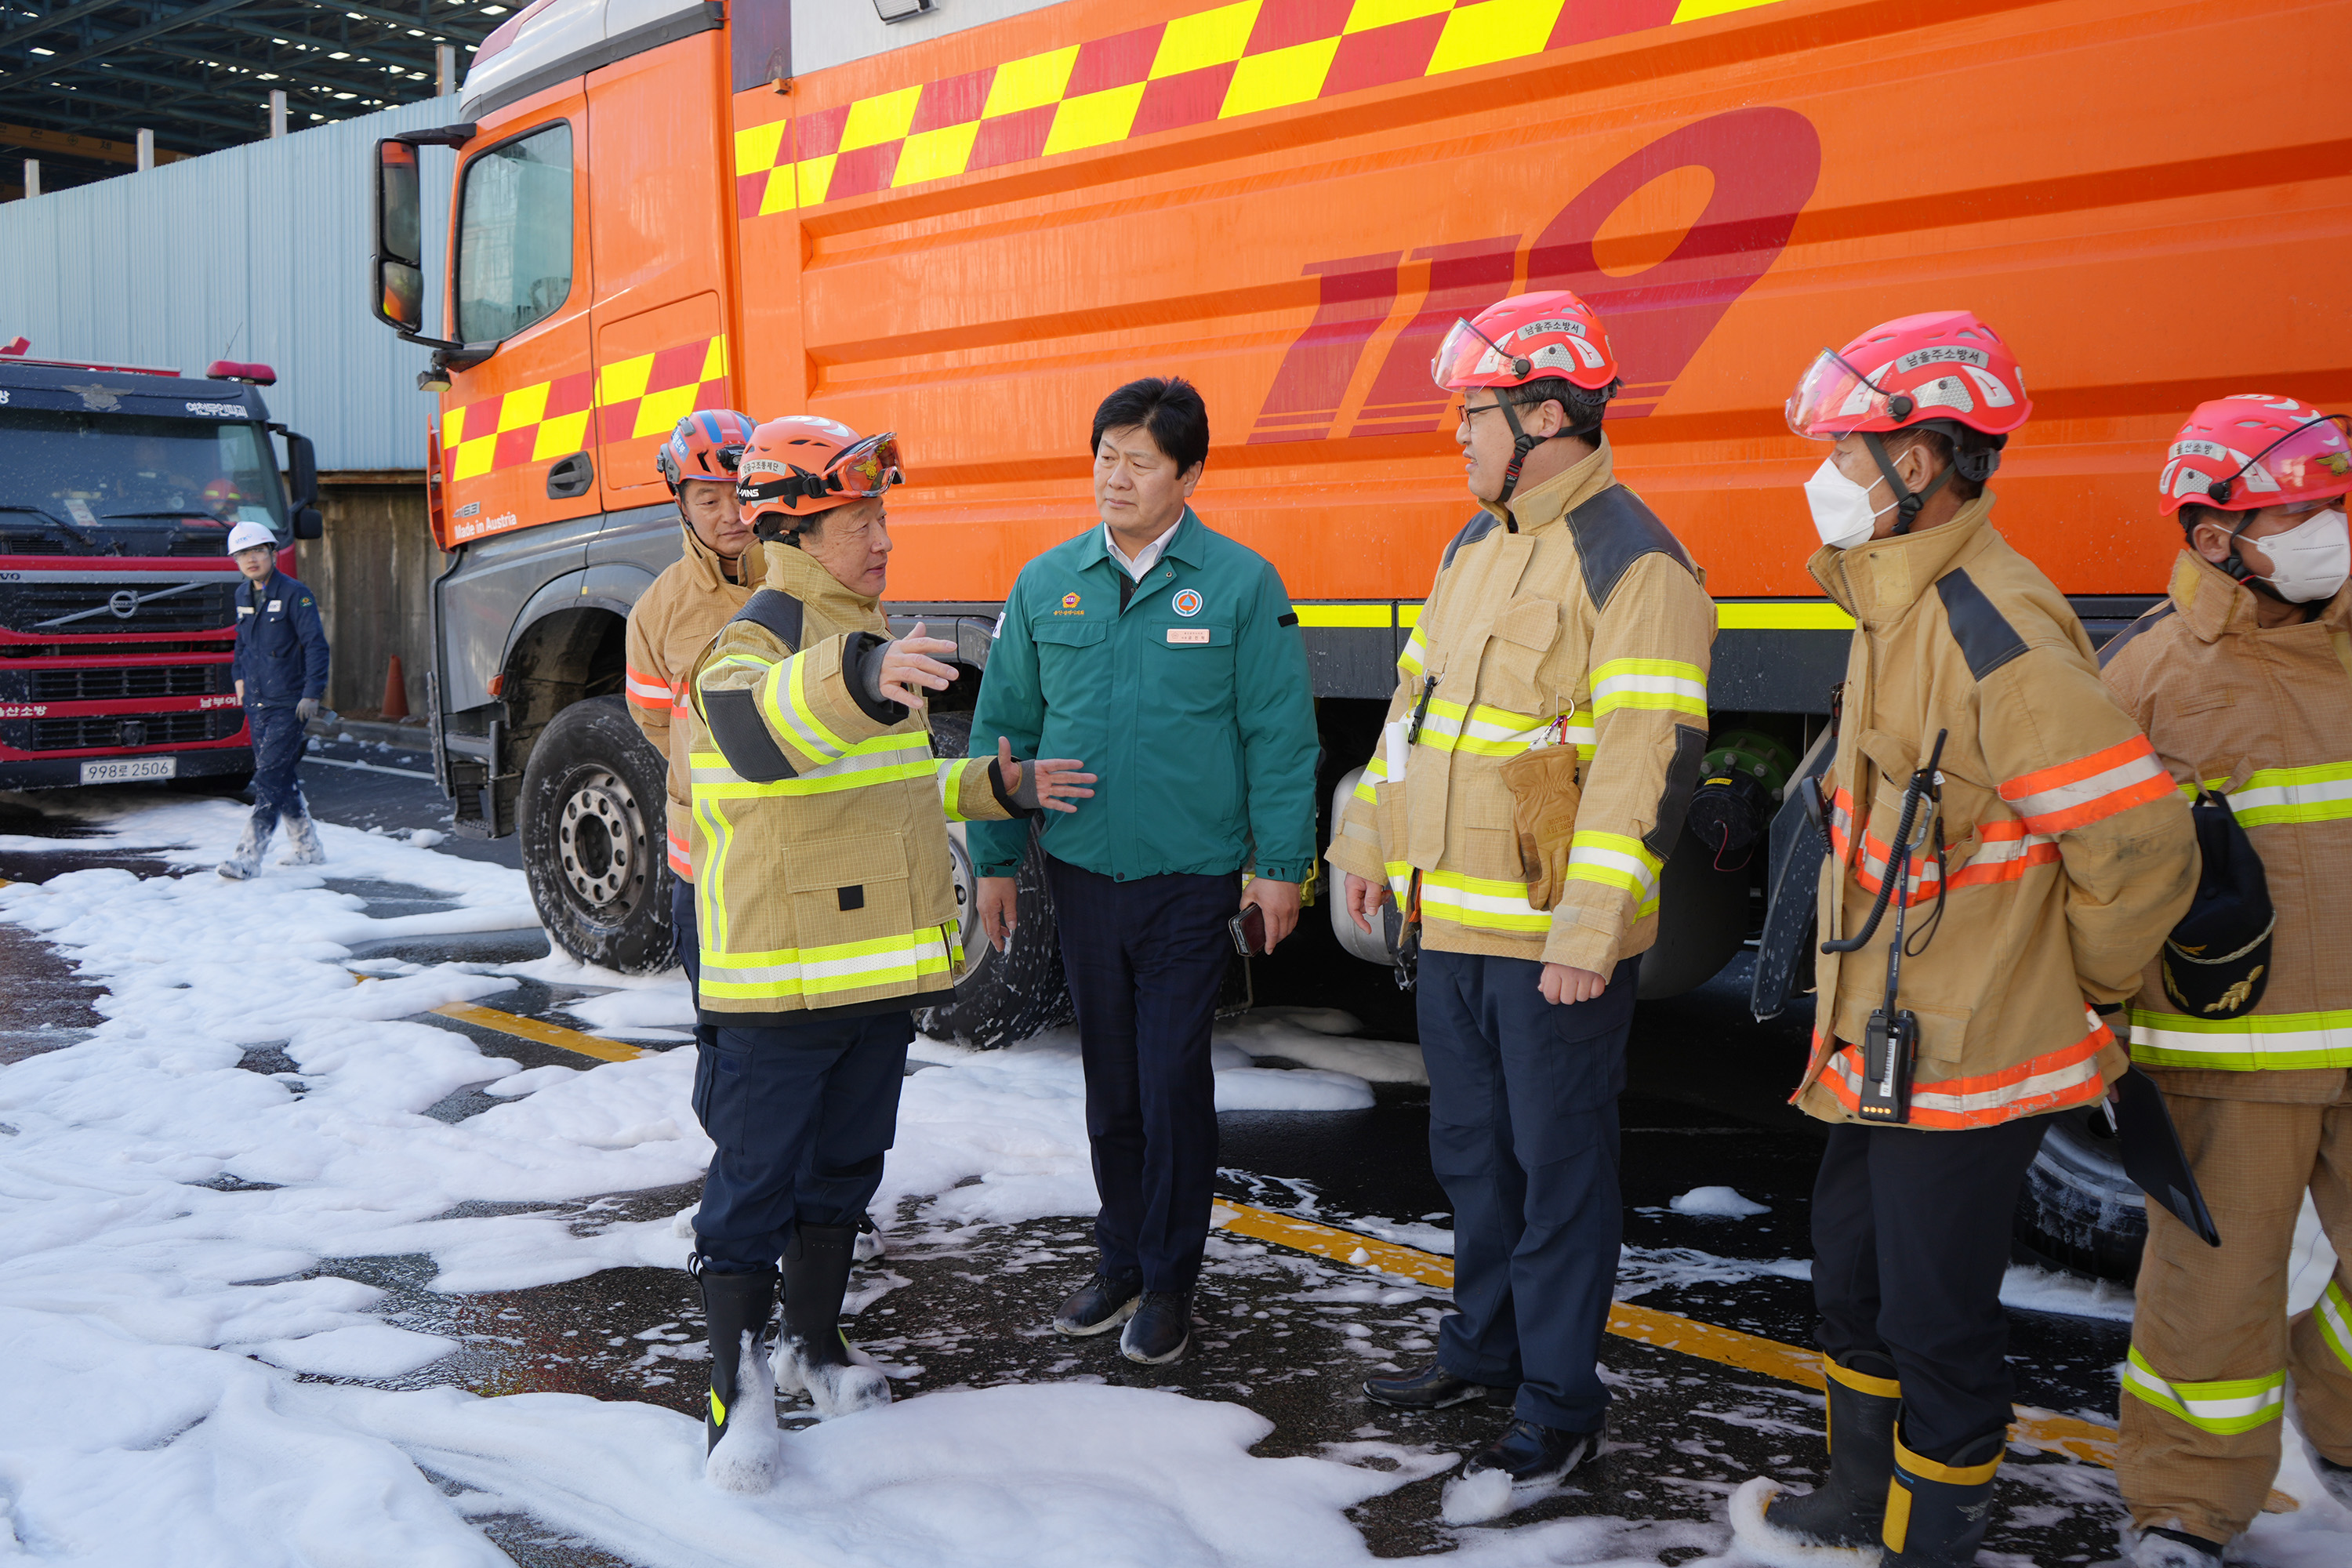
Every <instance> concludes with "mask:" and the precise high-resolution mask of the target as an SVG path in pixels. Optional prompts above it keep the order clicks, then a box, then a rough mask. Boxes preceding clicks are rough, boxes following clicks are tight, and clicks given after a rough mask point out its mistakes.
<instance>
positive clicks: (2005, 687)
mask: <svg viewBox="0 0 2352 1568" xmlns="http://www.w3.org/2000/svg"><path fill="white" fill-rule="evenodd" d="M1992 505H1993V498H1992V495H1991V494H1990V492H1987V493H1986V494H1984V495H1981V496H1979V497H1978V498H1977V499H1976V500H1971V501H1969V502H1968V503H1967V504H1966V505H1965V506H1963V507H1962V508H1961V509H1960V510H1959V513H1958V516H1956V517H1954V518H1953V519H1952V520H1951V521H1948V522H1946V523H1944V524H1942V525H1940V526H1938V527H1936V528H1932V529H1927V530H1923V531H1917V532H1914V533H1910V534H1907V535H1902V536H1898V537H1892V538H1887V539H1880V540H1873V541H1870V542H1865V543H1863V544H1858V545H1855V546H1853V548H1851V549H1848V550H1843V551H1841V550H1833V549H1822V550H1821V551H1818V552H1815V553H1814V555H1813V557H1812V559H1811V561H1810V562H1809V563H1807V564H1808V568H1809V569H1810V570H1811V573H1812V574H1813V576H1814V578H1815V579H1816V580H1817V581H1818V582H1820V584H1822V587H1823V588H1824V589H1826V590H1828V592H1829V595H1830V597H1831V598H1832V599H1833V600H1835V601H1836V602H1837V603H1838V605H1840V606H1842V607H1843V608H1844V609H1845V610H1846V611H1847V612H1848V613H1850V614H1851V615H1853V617H1854V621H1855V623H1856V625H1855V629H1854V634H1853V645H1852V648H1851V650H1850V652H1849V653H1848V655H1847V659H1846V679H1845V686H1844V692H1843V709H1842V713H1841V718H1840V721H1839V732H1838V741H1837V752H1836V759H1835V761H1834V763H1832V768H1831V772H1830V776H1829V778H1828V779H1826V780H1824V781H1823V787H1824V789H1825V791H1827V792H1828V794H1829V796H1830V804H1831V813H1830V817H1831V854H1830V856H1829V857H1828V858H1827V859H1825V860H1824V861H1823V862H1822V880H1821V889H1820V900H1821V903H1820V911H1821V934H1822V938H1823V939H1824V940H1829V939H1834V938H1843V937H1845V936H1847V935H1849V934H1851V933H1854V932H1857V931H1860V930H1861V929H1862V927H1863V924H1864V921H1865V920H1866V919H1867V917H1868V914H1869V911H1870V907H1871V904H1872V902H1873V900H1874V898H1875V897H1876V895H1877V893H1878V889H1879V886H1880V879H1881V878H1882V877H1884V876H1885V873H1886V867H1887V863H1888V860H1889V858H1890V857H1891V855H1892V849H1891V847H1890V846H1891V841H1892V840H1893V838H1894V837H1895V833H1896V824H1897V823H1898V821H1899V820H1900V818H1901V816H1902V810H1903V795H1904V791H1905V788H1906V786H1907V785H1908V784H1909V783H1910V780H1911V775H1912V773H1914V771H1916V769H1918V768H1919V767H1920V766H1922V765H1923V764H1924V763H1926V761H1927V755H1928V753H1929V752H1930V751H1931V750H1932V749H1933V748H1934V746H1935V743H1936V736H1937V731H1948V732H1949V738H1948V740H1947V741H1946V742H1945V746H1944V754H1943V760H1942V764H1941V767H1940V770H1939V771H1940V773H1941V774H1942V780H1943V784H1942V788H1943V799H1942V805H1941V807H1940V814H1941V820H1942V824H1943V840H1944V857H1943V863H1942V865H1941V866H1940V868H1939V867H1938V866H1937V860H1936V855H1935V847H1934V842H1933V840H1932V838H1931V839H1930V840H1929V841H1928V843H1927V845H1926V846H1925V847H1922V848H1921V849H1920V850H1919V851H1918V853H1917V856H1916V858H1915V860H1914V862H1913V866H1912V869H1911V872H1910V874H1909V875H1908V876H1907V877H1906V880H1905V886H1904V887H1903V888H1902V889H1897V893H1898V895H1899V896H1901V897H1903V898H1904V900H1905V901H1906V904H1907V905H1908V906H1909V907H1910V910H1911V911H1912V912H1911V913H1910V914H1909V916H1908V917H1907V918H1908V919H1909V921H1910V928H1909V930H1908V931H1906V933H1905V941H1906V947H1907V948H1908V950H1909V952H1907V953H1906V956H1905V958H1904V961H1903V967H1902V989H1901V993H1900V995H1899V997H1898V999H1897V1002H1896V1005H1897V1006H1898V1007H1900V1008H1906V1009H1908V1010H1910V1011H1911V1012H1913V1013H1914V1014H1916V1016H1917V1018H1918V1023H1919V1037H1918V1045H1917V1060H1916V1068H1915V1078H1914V1085H1913V1089H1912V1096H1911V1121H1910V1124H1911V1125H1912V1126H1914V1127H1917V1128H1925V1129H1929V1130H1941V1131H1954V1130H1960V1129H1966V1128H1971V1127H1985V1126H1991V1125H1994V1124H1996V1123H1999V1122H2003V1121H2010V1120H2011V1119H2013V1118H2016V1117H2021V1116H2033V1115H2039V1114H2041V1113H2042V1112H2045V1111H2053V1110H2063V1109H2065V1108H2067V1107H2069V1106H2076V1105H2087V1104H2089V1103H2091V1102H2092V1101H2093V1100H2097V1099H2099V1098H2100V1097H2101V1095H2102V1094H2104V1093H2105V1087H2106V1085H2107V1083H2108V1082H2110V1081H2112V1080H2113V1079H2115V1078H2116V1077H2118V1076H2120V1075H2121V1073H2122V1072H2123V1070H2124V1068H2125V1065H2126V1058H2125V1054H2124V1050H2123V1047H2120V1046H2118V1045H2117V1044H2116V1041H2115V1037H2114V1036H2113V1035H2112V1034H2111V1033H2110V1032H2109V1030H2108V1028H2107V1026H2106V1025H2105V1023H2104V1022H2102V1021H2101V1019H2100V1017H2099V1016H2097V1015H2096V1014H2095V1013H2094V1012H2093V1010H2092V1008H2091V1006H2090V1005H2089V1003H2096V1004H2098V1005H2102V1006H2107V1005H2114V1004H2117V1003H2120V1002H2122V1001H2124V1000H2125V999H2126V998H2127V997H2129V996H2130V995H2131V994H2133V993H2134V992H2136V991H2137V990H2138V989H2139V976H2140V970H2141V967H2142V966H2143V965H2144V964H2146V963H2147V961H2148V959H2149V958H2150V956H2151V955H2152V954H2154V953H2155V952H2157V950H2158V947H2159V946H2161V945H2162V943H2163V941H2164V937H2165V933H2166V932H2168V931H2170V930H2171V929H2172V927H2173V925H2174V924H2175V923H2176V922H2177V921H2179V919H2180V917H2181V915H2182V913H2183V912H2185V911H2186V910H2187V909H2188V907H2189V899H2190V897H2191V895H2192V894H2193V893H2194V892H2195V890H2196V882H2197V867H2198V858H2197V851H2196V838H2195V835H2194V831H2193V829H2192V828H2191V826H2190V824H2189V809H2188V807H2187V805H2185V804H2184V803H2183V802H2182V800H2181V798H2180V796H2179V794H2178V792H2176V791H2175V790H2174V789H2173V787H2172V781H2171V779H2170V778H2168V776H2166V773H2165V771H2164V768H2163V766H2162V765H2161V764H2160V763H2158V761H2157V759H2156V753H2155V752H2154V751H2152V750H2151V749H2150V748H2149V746H2148V742H2147V737H2146V736H2145V735H2143V734H2141V733H2140V731H2139V729H2138V727H2137V725H2135V724H2134V723H2133V722H2132V721H2131V720H2130V719H2129V718H2128V717H2126V715H2125V714H2124V712H2123V711H2122V710H2120V709H2118V708H2117V707H2116V704H2115V702H2114V701H2113V700H2111V699H2110V698H2109V697H2108V695H2107V692H2106V690H2105V688H2104V687H2102V686H2101V685H2100V684H2099V674H2098V668H2097V666H2096V665H2095V663H2094V662H2093V660H2092V654H2091V645H2090V639H2089V638H2088V637H2086V636H2085V635H2084V631H2083V626H2082V623H2081V622H2079V621H2078V620H2076V619H2075V618H2074V611H2073V610H2072V609H2071V608H2070V607H2069V606H2068V605H2067V603H2066V599H2065V596H2064V595H2062V594H2060V593H2059V592H2058V590H2057V588H2056V587H2055V586H2053V584H2051V582H2050V579H2049V578H2047V577H2045V576H2043V575H2042V573H2041V571H2040V570H2039V569H2038V568H2036V567H2035V566H2034V565H2033V564H2032V563H2031V562H2029V561H2027V560H2026V559H2025V557H2023V556H2022V555H2021V554H2019V553H2018V552H2016V551H2015V550H2013V549H2012V548H2011V547H2010V545H2009V543H2008V542H2007V541H2005V540H2003V539H2002V538H2001V537H2000V534H1998V533H1996V532H1995V531H1993V529H1992V526H1991V523H1990V516H1991V512H1992ZM1939 891H1941V892H1942V893H1943V894H1944V895H1945V898H1946V902H1945V904H1944V906H1943V909H1942V910H1941V914H1940V917H1938V916H1937V915H1936V913H1935V912H1934V911H1933V910H1930V909H1928V908H1927V907H1924V906H1930V905H1933V904H1934V903H1935V901H1936V900H1937V894H1938V892H1939ZM1930 922H1932V924H1931V923H1930ZM1894 930H1895V921H1894V919H1893V917H1892V912H1891V911H1890V913H1889V916H1888V918H1887V919H1885V921H1882V922H1881V924H1880V926H1879V929H1878V931H1877V933H1876V934H1875V935H1874V937H1873V938H1872V940H1871V941H1870V942H1869V943H1867V944H1866V945H1864V947H1863V948H1861V949H1860V950H1859V951H1857V952H1850V953H1846V954H1844V955H1843V956H1842V957H1841V956H1839V955H1835V954H1822V955H1821V956H1819V957H1817V958H1816V959H1815V961H1814V962H1815V963H1816V965H1817V967H1816V971H1815V973H1816V977H1817V979H1818V982H1819V986H1820V1000H1819V1002H1818V1004H1817V1016H1818V1019H1819V1022H1818V1023H1817V1024H1816V1025H1815V1027H1814V1035H1813V1053H1812V1059H1811V1062H1810V1063H1809V1064H1808V1066H1807V1068H1806V1071H1805V1077H1804V1080H1803V1082H1802V1083H1801V1085H1800V1086H1799V1089H1798V1091H1797V1094H1796V1095H1795V1096H1794V1097H1793V1098H1794V1099H1795V1100H1796V1101H1797V1102H1798V1103H1799V1104H1800V1105H1801V1106H1802V1107H1803V1109H1804V1110H1806V1111H1808V1112H1809V1113H1811V1114H1812V1115H1814V1116H1817V1117H1820V1118H1822V1120H1824V1121H1854V1120H1858V1119H1857V1118H1856V1117H1855V1115H1854V1108H1855V1105H1856V1102H1857V1092H1856V1091H1857V1087H1858V1086H1859V1084H1860V1083H1861V1080H1862V1051H1861V1047H1860V1045H1859V1043H1858V1042H1860V1041H1861V1040H1862V1039H1863V1038H1864V1026H1865V1025H1866V1023H1867V1021H1868V1019H1869V1017H1870V1015H1871V1013H1872V1012H1873V1011H1874V1010H1875V1009H1876V1008H1878V1007H1879V1006H1881V1005H1883V1004H1884V1000H1885V977H1886V950H1887V945H1888V943H1889V942H1890V941H1892V939H1893V934H1894ZM1911 954H1916V956H1912V955H1911ZM2086 998H2087V1001H2086Z"/></svg>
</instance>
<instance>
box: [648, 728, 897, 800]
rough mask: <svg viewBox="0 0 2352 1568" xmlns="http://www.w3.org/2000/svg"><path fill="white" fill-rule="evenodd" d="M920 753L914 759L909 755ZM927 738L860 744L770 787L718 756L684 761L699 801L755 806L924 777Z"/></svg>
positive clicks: (890, 737)
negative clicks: (745, 802) (756, 802)
mask: <svg viewBox="0 0 2352 1568" xmlns="http://www.w3.org/2000/svg"><path fill="white" fill-rule="evenodd" d="M915 752H922V753H923V754H922V755H921V756H919V757H918V756H915V755H914V754H913V753H915ZM930 752H931V738H930V737H929V735H927V734H924V733H922V732H920V731H917V732H915V733H912V734H891V735H877V736H875V737H874V739H872V740H870V741H860V742H858V743H857V744H856V745H855V746H852V747H850V748H849V750H848V752H846V753H845V754H844V755H843V756H841V757H839V758H837V759H835V761H833V762H830V763H825V764H824V766H823V767H821V768H811V769H810V770H809V771H808V772H806V773H801V774H799V775H798V776H796V777H793V778H788V779H778V780H777V781H776V782H775V783H773V784H753V783H752V782H751V780H750V779H747V778H745V777H743V776H742V775H741V774H740V773H737V772H736V771H735V770H734V769H732V768H730V767H729V766H728V765H727V759H726V757H725V756H723V755H722V754H720V753H719V752H689V753H688V757H687V763H688V785H689V787H690V788H691V790H692V791H693V794H694V797H695V798H696V799H698V800H699V799H702V798H704V797H705V796H708V797H709V798H710V799H713V800H758V799H768V798H776V797H782V796H791V795H830V794H832V793H834V792H835V791H836V790H845V789H864V788H865V787H866V786H867V785H868V784H895V783H897V782H898V781H900V780H902V779H915V778H923V777H925V776H927V775H929V773H931V771H932V769H933V767H934V765H935V764H934V763H933V762H932V761H931V754H930Z"/></svg>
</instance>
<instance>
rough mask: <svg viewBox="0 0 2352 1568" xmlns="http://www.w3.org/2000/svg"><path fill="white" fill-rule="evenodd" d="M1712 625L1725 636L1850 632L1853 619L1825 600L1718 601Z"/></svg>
mask: <svg viewBox="0 0 2352 1568" xmlns="http://www.w3.org/2000/svg"><path fill="white" fill-rule="evenodd" d="M1715 624H1716V626H1717V627H1719V628H1721V629H1722V630H1724V631H1727V632H1850V631H1852V630H1853V616H1849V615H1847V614H1846V613H1845V612H1844V611H1843V610H1841V609H1839V608H1838V607H1837V606H1836V605H1832V604H1831V603H1830V602H1829V601H1828V600H1827V599H1779V600H1766V601H1763V602H1760V603H1759V602H1757V601H1753V600H1750V601H1747V602H1741V601H1738V600H1732V601H1724V600H1717V603H1716V606H1715Z"/></svg>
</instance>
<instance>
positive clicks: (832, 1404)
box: [776, 1225, 890, 1421]
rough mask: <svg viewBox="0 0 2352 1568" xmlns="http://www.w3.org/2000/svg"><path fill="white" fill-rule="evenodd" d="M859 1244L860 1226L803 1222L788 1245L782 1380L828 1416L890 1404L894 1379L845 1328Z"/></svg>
mask: <svg viewBox="0 0 2352 1568" xmlns="http://www.w3.org/2000/svg"><path fill="white" fill-rule="evenodd" d="M856 1249H857V1227H856V1226H854V1225H803V1226H800V1228H799V1229H798V1230H797V1231H796V1232H795V1233H794V1234H793V1239H792V1242H791V1244H790V1245H789V1246H787V1247H785V1248H784V1340H783V1352H784V1353H783V1354H782V1355H780V1356H778V1357H777V1358H776V1361H777V1365H776V1372H777V1377H776V1383H777V1385H778V1386H779V1387H780V1388H782V1390H783V1391H784V1392H785V1393H787V1394H801V1393H805V1394H807V1395H808V1396H809V1400H810V1402H811V1403H812V1404H814V1405H815V1406H816V1413H817V1414H818V1415H821V1416H823V1417H824V1418H825V1419H826V1420H828V1421H829V1420H831V1419H832V1418H833V1417H835V1416H836V1415H851V1414H854V1413H855V1412H856V1411H860V1410H870V1409H873V1408H874V1407H876V1406H877V1405H887V1404H889V1403H890V1380H889V1379H888V1378H887V1377H885V1376H884V1375H883V1374H882V1369H881V1368H879V1367H877V1366H873V1365H870V1364H865V1363H859V1362H857V1361H856V1360H855V1359H854V1358H853V1357H852V1356H851V1354H850V1350H849V1341H848V1340H847V1339H846V1338H845V1337H844V1335H843V1334H842V1331H841V1299H842V1297H843V1296H844V1295H845V1294H846V1293H847V1291H848V1289H849V1266H850V1264H851V1262H852V1261H853V1260H854V1255H855V1254H856Z"/></svg>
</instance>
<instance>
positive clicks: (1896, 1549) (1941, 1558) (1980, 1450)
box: [1879, 1428, 2009, 1568]
mask: <svg viewBox="0 0 2352 1568" xmlns="http://www.w3.org/2000/svg"><path fill="white" fill-rule="evenodd" d="M2008 1448H2009V1435H2008V1433H2007V1432H2005V1431H2002V1432H1994V1433H1990V1434H1988V1435H1987V1436H1982V1437H1979V1438H1978V1439H1976V1440H1975V1441H1974V1442H1972V1443H1969V1444H1967V1445H1966V1446H1964V1447H1962V1448H1961V1449H1960V1451H1959V1452H1958V1453H1957V1454H1954V1455H1953V1456H1952V1458H1951V1460H1950V1462H1949V1463H1946V1464H1938V1463H1937V1462H1936V1461H1934V1460H1932V1459H1925V1458H1920V1457H1919V1456H1918V1455H1917V1454H1915V1453H1913V1452H1912V1451H1911V1448H1910V1446H1909V1445H1908V1444H1906V1443H1905V1442H1904V1440H1903V1436H1902V1433H1901V1431H1900V1429H1899V1428H1898V1429H1897V1431H1896V1434H1895V1484H1894V1485H1893V1486H1892V1487H1890V1488H1888V1489H1887V1493H1886V1529H1885V1533H1884V1534H1883V1536H1882V1537H1881V1539H1882V1540H1884V1541H1885V1543H1886V1555H1885V1556H1884V1557H1882V1558H1881V1559H1879V1561H1880V1563H1882V1564H1883V1565H1884V1568H1969V1564H1970V1563H1974V1562H1975V1561H1976V1560H1977V1547H1978V1546H1979V1544H1980V1543H1981V1542H1983V1540H1984V1538H1985V1530H1986V1527H1987V1526H1989V1525H1990V1524H1991V1522H1992V1487H1993V1476H1994V1474H1995V1473H1996V1472H1997V1471H1999V1470H2000V1460H2001V1456H2002V1455H2003V1454H2004V1453H2006V1452H2007V1451H2008Z"/></svg>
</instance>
